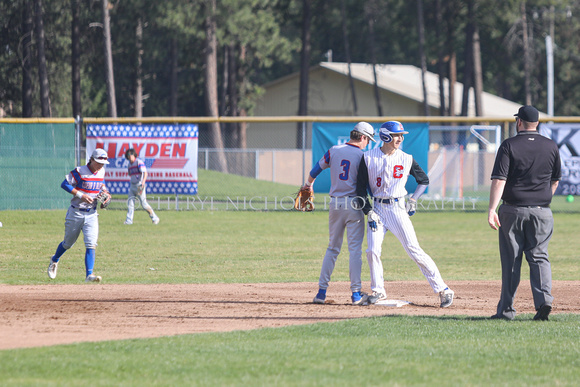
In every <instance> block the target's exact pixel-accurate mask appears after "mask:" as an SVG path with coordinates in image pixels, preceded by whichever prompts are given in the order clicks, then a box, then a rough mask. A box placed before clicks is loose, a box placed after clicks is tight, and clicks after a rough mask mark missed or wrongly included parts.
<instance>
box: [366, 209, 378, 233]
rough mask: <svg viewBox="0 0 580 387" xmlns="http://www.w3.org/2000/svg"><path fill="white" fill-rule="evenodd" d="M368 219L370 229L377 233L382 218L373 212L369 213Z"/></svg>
mask: <svg viewBox="0 0 580 387" xmlns="http://www.w3.org/2000/svg"><path fill="white" fill-rule="evenodd" d="M367 218H368V221H369V228H370V229H371V231H373V232H375V231H377V228H378V225H379V224H381V218H379V216H378V215H377V213H376V212H374V211H373V210H370V211H369V213H368V214H367Z"/></svg>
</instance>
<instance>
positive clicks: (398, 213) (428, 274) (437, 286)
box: [366, 198, 447, 295]
mask: <svg viewBox="0 0 580 387" xmlns="http://www.w3.org/2000/svg"><path fill="white" fill-rule="evenodd" d="M373 210H374V211H375V212H376V213H377V214H378V215H379V217H380V219H381V225H379V226H378V227H377V231H374V232H373V231H371V230H370V228H368V229H367V243H368V248H367V251H366V253H367V261H368V263H369V268H370V274H371V290H372V291H373V292H381V293H383V294H385V295H386V294H387V293H386V291H385V281H384V278H383V264H382V261H381V251H382V244H383V239H384V238H385V233H386V232H387V231H390V232H392V233H393V235H394V236H396V237H397V239H398V240H399V242H401V244H402V245H403V247H404V249H405V251H406V252H407V254H408V255H409V257H411V259H413V261H415V263H416V264H417V266H419V269H420V270H421V272H422V273H423V275H424V276H425V278H426V279H427V282H429V285H430V286H431V288H432V289H433V291H434V292H435V293H439V292H440V291H442V290H444V289H445V288H447V285H446V284H445V282H444V281H443V278H441V274H440V273H439V269H438V268H437V265H436V264H435V262H434V261H433V259H432V258H431V257H430V256H429V255H427V253H425V251H423V249H422V248H421V246H419V241H418V240H417V235H416V234H415V228H414V227H413V223H412V222H411V219H410V218H409V215H408V214H407V210H406V209H405V200H404V199H403V198H401V199H400V200H399V201H398V202H394V203H391V204H385V203H380V202H378V201H376V200H375V201H374V208H373Z"/></svg>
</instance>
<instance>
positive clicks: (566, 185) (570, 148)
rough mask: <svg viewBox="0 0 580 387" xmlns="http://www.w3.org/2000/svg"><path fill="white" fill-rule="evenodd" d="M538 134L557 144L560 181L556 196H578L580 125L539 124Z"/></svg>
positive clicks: (579, 179) (579, 181) (579, 185)
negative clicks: (560, 166) (559, 160)
mask: <svg viewBox="0 0 580 387" xmlns="http://www.w3.org/2000/svg"><path fill="white" fill-rule="evenodd" d="M540 133H541V134H543V135H544V136H546V137H549V138H551V139H552V140H554V141H555V142H556V144H558V149H559V150H560V159H561V161H562V180H560V184H558V188H557V189H556V193H555V194H556V195H579V194H580V124H541V125H540Z"/></svg>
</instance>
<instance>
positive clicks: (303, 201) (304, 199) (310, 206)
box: [294, 186, 314, 212]
mask: <svg viewBox="0 0 580 387" xmlns="http://www.w3.org/2000/svg"><path fill="white" fill-rule="evenodd" d="M313 200H314V192H312V189H311V187H307V186H302V187H301V188H300V191H298V193H297V194H296V199H294V209H296V210H298V211H308V212H309V211H313V210H314V201H313Z"/></svg>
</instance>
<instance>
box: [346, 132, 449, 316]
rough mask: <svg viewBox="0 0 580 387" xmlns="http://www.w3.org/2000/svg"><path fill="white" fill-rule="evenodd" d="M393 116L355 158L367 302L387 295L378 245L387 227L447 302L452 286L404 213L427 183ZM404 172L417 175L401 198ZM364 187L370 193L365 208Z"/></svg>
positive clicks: (445, 304)
mask: <svg viewBox="0 0 580 387" xmlns="http://www.w3.org/2000/svg"><path fill="white" fill-rule="evenodd" d="M407 133H409V132H406V131H405V130H404V128H403V125H402V124H401V123H400V122H398V121H388V122H385V123H384V124H383V125H381V128H380V130H379V137H380V139H381V140H382V141H383V145H382V146H381V147H380V148H375V149H373V150H370V151H368V152H366V153H365V154H364V157H363V162H361V163H360V168H359V173H358V181H357V196H359V197H362V198H364V207H363V212H364V213H365V214H367V216H368V229H367V242H368V249H367V260H368V263H369V267H370V274H371V291H372V294H371V295H370V296H369V297H368V303H369V304H375V303H377V301H379V300H384V299H386V298H387V295H386V294H387V293H386V291H385V281H384V278H383V264H382V262H381V247H382V243H383V239H384V237H385V233H386V232H387V231H391V232H392V233H393V235H395V236H396V237H397V239H398V240H399V241H400V242H401V244H402V245H403V247H404V248H405V251H406V252H407V254H408V255H409V257H411V259H413V260H414V261H415V263H417V265H418V266H419V268H420V269H421V272H422V273H423V275H424V276H425V278H427V281H428V282H429V285H431V287H432V288H433V291H434V292H435V293H437V294H439V298H440V301H441V307H442V308H446V307H448V306H450V305H451V304H452V303H453V296H454V292H453V290H451V289H449V287H448V286H447V285H446V284H445V282H443V279H442V278H441V274H440V273H439V269H438V268H437V265H436V264H435V262H434V261H433V259H431V257H430V256H429V255H427V254H426V253H425V252H424V251H423V249H421V247H420V246H419V241H418V240H417V235H416V234H415V229H414V228H413V224H412V223H411V220H410V219H409V217H410V216H412V215H413V214H415V211H416V209H417V199H418V198H419V197H420V196H421V195H422V194H423V192H425V189H426V188H427V186H428V185H429V177H428V176H427V175H426V174H425V172H424V171H423V169H421V167H420V166H419V164H417V162H416V161H415V160H414V159H413V156H411V155H409V154H407V153H404V152H403V151H401V150H400V149H399V147H400V146H401V143H402V142H403V135H404V134H407ZM409 174H410V175H412V176H413V177H414V178H415V179H416V180H417V184H418V185H417V188H416V189H415V192H414V193H413V195H411V197H410V198H409V199H408V200H407V202H406V203H405V195H406V194H407V191H406V190H405V184H406V183H407V178H408V177H409ZM367 189H368V190H369V192H370V194H371V196H372V197H373V202H374V207H373V208H371V205H370V202H369V200H368V198H367Z"/></svg>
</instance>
